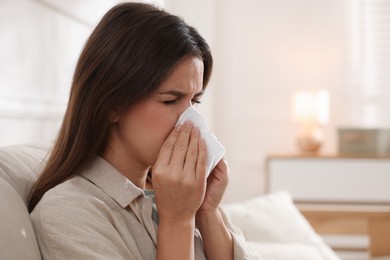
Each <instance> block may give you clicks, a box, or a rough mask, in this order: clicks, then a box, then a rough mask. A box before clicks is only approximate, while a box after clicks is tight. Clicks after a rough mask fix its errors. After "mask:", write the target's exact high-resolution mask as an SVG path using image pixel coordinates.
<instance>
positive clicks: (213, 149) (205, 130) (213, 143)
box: [176, 106, 226, 176]
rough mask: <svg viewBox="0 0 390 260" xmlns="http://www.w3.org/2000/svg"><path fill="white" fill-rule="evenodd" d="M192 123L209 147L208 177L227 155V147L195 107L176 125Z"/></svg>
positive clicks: (189, 109)
mask: <svg viewBox="0 0 390 260" xmlns="http://www.w3.org/2000/svg"><path fill="white" fill-rule="evenodd" d="M186 121H191V122H192V123H193V124H194V126H196V127H197V128H198V129H199V131H200V135H201V136H202V138H203V139H204V140H205V142H206V145H207V176H208V175H209V174H210V173H211V171H212V170H213V169H214V167H215V166H216V165H217V164H218V162H219V161H220V160H221V159H222V157H223V156H224V155H225V151H226V149H225V147H223V145H222V144H221V143H220V142H219V141H218V139H217V137H216V136H215V135H214V134H213V133H212V132H211V131H210V129H209V127H208V126H207V123H206V121H205V119H204V118H203V116H202V115H201V114H200V113H199V112H198V110H196V109H195V108H194V107H193V106H190V107H188V108H187V109H186V110H185V111H184V112H183V113H182V114H181V115H180V117H179V119H178V120H177V122H176V125H182V124H184V122H186Z"/></svg>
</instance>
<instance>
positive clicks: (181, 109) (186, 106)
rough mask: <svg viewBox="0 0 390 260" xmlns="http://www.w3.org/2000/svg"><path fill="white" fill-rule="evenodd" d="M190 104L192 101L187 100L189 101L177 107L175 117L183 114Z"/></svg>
mask: <svg viewBox="0 0 390 260" xmlns="http://www.w3.org/2000/svg"><path fill="white" fill-rule="evenodd" d="M191 106H192V103H191V102H189V103H185V104H184V105H183V106H181V107H180V109H179V113H178V115H177V118H178V119H179V117H180V115H181V114H183V112H184V111H186V110H187V108H189V107H191Z"/></svg>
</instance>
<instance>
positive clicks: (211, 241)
mask: <svg viewBox="0 0 390 260" xmlns="http://www.w3.org/2000/svg"><path fill="white" fill-rule="evenodd" d="M229 171H230V170H229V167H228V165H227V162H226V160H225V158H223V159H222V160H221V161H219V163H218V164H217V166H216V167H215V168H214V170H213V171H212V172H211V174H210V175H209V177H208V179H207V190H206V195H205V198H204V200H203V203H202V205H201V207H200V209H199V210H198V212H197V213H196V225H197V227H198V228H199V231H200V233H201V234H202V239H203V246H204V249H205V252H206V255H207V259H210V260H214V259H226V260H230V259H233V255H234V252H233V239H232V236H231V235H230V232H229V230H228V229H227V227H226V225H225V223H224V220H223V218H222V215H221V212H220V211H219V210H218V207H219V204H220V203H221V200H222V197H223V194H224V193H225V190H226V188H227V185H228V182H229Z"/></svg>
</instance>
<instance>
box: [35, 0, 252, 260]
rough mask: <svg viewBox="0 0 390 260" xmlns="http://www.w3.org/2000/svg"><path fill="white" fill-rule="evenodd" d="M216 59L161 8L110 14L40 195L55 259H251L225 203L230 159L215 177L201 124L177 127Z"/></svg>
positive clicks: (129, 7)
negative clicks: (221, 207) (209, 169)
mask: <svg viewBox="0 0 390 260" xmlns="http://www.w3.org/2000/svg"><path fill="white" fill-rule="evenodd" d="M212 64H213V61H212V56H211V53H210V50H209V47H208V45H207V43H206V42H205V41H204V39H203V38H202V37H201V36H200V35H199V33H198V32H197V31H196V30H195V29H194V28H192V27H190V26H188V25H186V24H185V23H184V21H183V20H181V19H180V18H178V17H177V16H173V15H170V14H168V13H167V12H165V11H162V10H159V9H157V8H156V7H153V6H150V5H147V4H140V3H126V4H120V5H117V6H115V7H114V8H112V9H111V10H110V11H109V12H108V13H107V14H106V15H105V16H104V17H103V18H102V20H101V21H100V23H99V24H98V25H97V27H96V28H95V30H94V31H93V32H92V34H91V36H90V37H89V39H88V41H87V43H86V45H85V47H84V49H83V51H82V53H81V56H80V58H79V61H78V64H77V67H76V71H75V74H74V78H73V83H72V88H71V93H70V98H69V103H68V107H67V110H66V114H65V117H64V120H63V124H62V127H61V130H60V133H59V136H58V138H57V141H56V143H55V145H54V147H53V149H52V151H51V154H50V158H49V160H48V162H47V165H46V167H45V169H44V170H43V172H42V174H41V175H40V177H39V179H38V181H37V182H36V184H35V187H34V189H33V192H32V194H31V199H30V205H29V210H30V212H31V218H32V220H33V224H34V228H35V231H36V233H37V238H38V242H39V245H40V248H41V252H42V256H43V258H44V259H156V258H157V259H170V260H172V259H180V260H182V259H206V258H208V259H233V258H235V259H246V258H248V255H247V252H245V249H244V246H243V244H242V242H240V241H241V240H240V238H239V237H238V236H237V235H236V233H235V232H234V231H233V229H232V227H231V225H230V224H229V222H228V220H227V219H226V218H225V217H224V216H223V213H222V212H221V211H220V210H219V209H218V206H219V204H220V202H221V199H222V195H223V193H224V191H225V189H226V186H227V183H228V171H229V170H228V166H227V164H226V162H225V160H224V159H223V160H221V161H220V162H219V163H218V165H217V166H216V167H215V169H214V170H213V171H212V173H211V175H210V177H208V178H207V182H206V156H207V147H206V145H205V143H204V141H203V140H202V138H201V137H200V134H199V131H198V129H196V128H194V127H193V126H192V124H191V123H190V122H186V123H185V124H184V125H182V126H178V127H174V126H175V123H176V121H177V119H178V117H179V116H180V114H181V113H182V112H183V111H184V110H185V109H186V108H188V107H189V106H191V105H194V104H196V103H199V102H200V98H201V96H202V94H203V92H204V90H205V88H206V85H207V83H208V81H209V78H210V74H211V69H212ZM151 165H153V178H152V179H151V178H148V173H149V172H150V167H151ZM151 189H153V191H154V195H155V204H154V203H153V202H154V200H153V192H151V191H150V190H151ZM154 205H155V206H157V209H158V215H157V214H156V209H155V207H154Z"/></svg>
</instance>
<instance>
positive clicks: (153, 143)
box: [109, 57, 203, 166]
mask: <svg viewBox="0 0 390 260" xmlns="http://www.w3.org/2000/svg"><path fill="white" fill-rule="evenodd" d="M202 86H203V61H202V60H201V59H199V58H196V57H188V58H185V59H184V60H183V61H181V62H180V63H179V64H178V65H177V66H176V68H175V69H174V70H173V71H172V72H171V73H170V75H169V76H168V77H167V79H166V80H165V81H164V82H163V83H162V84H161V85H160V86H159V88H158V89H157V91H156V92H155V93H153V94H152V95H151V96H150V97H148V98H146V99H144V100H142V101H140V102H138V103H136V104H135V105H133V106H132V107H131V108H130V109H129V110H128V111H127V112H126V113H124V114H122V115H120V116H118V118H117V124H116V127H115V129H114V130H113V131H112V135H111V137H114V138H110V140H115V141H114V145H115V146H116V148H120V150H121V151H123V152H124V153H126V156H125V157H126V158H128V159H129V161H132V162H136V163H138V164H140V165H139V166H150V165H153V164H154V163H155V161H156V159H157V156H158V153H159V151H160V148H161V146H162V144H163V143H164V141H165V139H166V138H167V137H168V135H169V133H170V132H171V131H172V130H173V128H174V126H175V124H176V121H177V119H178V118H179V116H180V114H181V113H183V112H184V110H185V109H187V108H188V107H189V106H191V105H193V104H197V103H199V101H200V98H201V96H202V94H203V91H202ZM110 145H112V144H109V147H110ZM118 145H119V146H121V147H118ZM115 146H114V147H113V148H115Z"/></svg>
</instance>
